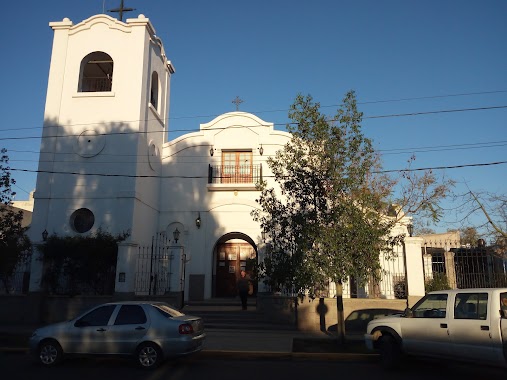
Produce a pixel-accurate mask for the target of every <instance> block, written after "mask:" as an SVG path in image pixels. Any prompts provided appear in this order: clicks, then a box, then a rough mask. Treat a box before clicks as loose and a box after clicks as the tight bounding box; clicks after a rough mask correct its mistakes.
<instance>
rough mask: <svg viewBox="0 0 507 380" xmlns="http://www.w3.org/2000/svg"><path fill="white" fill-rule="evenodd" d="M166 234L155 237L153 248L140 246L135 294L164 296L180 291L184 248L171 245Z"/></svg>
mask: <svg viewBox="0 0 507 380" xmlns="http://www.w3.org/2000/svg"><path fill="white" fill-rule="evenodd" d="M170 244H171V241H170V239H168V238H167V237H166V236H165V234H158V235H156V236H154V237H153V239H152V244H151V246H140V247H139V248H138V249H139V252H138V255H137V267H136V280H135V293H136V294H138V295H164V294H167V293H169V292H175V291H180V290H181V286H182V285H183V284H180V283H179V280H178V278H179V276H180V275H181V274H180V270H181V269H180V265H179V264H180V263H181V259H182V258H183V259H184V254H183V247H181V246H173V245H170Z"/></svg>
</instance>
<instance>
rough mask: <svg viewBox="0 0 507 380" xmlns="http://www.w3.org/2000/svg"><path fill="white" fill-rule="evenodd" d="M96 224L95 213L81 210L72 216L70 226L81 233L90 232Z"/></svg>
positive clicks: (85, 209)
mask: <svg viewBox="0 0 507 380" xmlns="http://www.w3.org/2000/svg"><path fill="white" fill-rule="evenodd" d="M93 223H95V216H94V215H93V212H91V211H90V210H88V209H87V208H80V209H79V210H76V211H74V212H73V213H72V215H71V216H70V225H71V227H72V229H73V230H74V231H76V232H79V233H84V232H88V231H90V230H91V228H92V227H93Z"/></svg>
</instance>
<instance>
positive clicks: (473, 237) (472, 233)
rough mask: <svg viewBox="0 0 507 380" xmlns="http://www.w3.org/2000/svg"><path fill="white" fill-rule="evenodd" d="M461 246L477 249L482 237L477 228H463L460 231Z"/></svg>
mask: <svg viewBox="0 0 507 380" xmlns="http://www.w3.org/2000/svg"><path fill="white" fill-rule="evenodd" d="M459 234H460V244H461V245H466V246H467V247H476V246H477V241H478V240H479V238H480V236H479V233H478V232H477V229H476V228H475V227H463V228H460V229H459Z"/></svg>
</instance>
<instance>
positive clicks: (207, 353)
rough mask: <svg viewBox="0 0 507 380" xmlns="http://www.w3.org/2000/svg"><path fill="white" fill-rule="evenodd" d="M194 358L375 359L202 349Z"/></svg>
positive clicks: (373, 355)
mask: <svg viewBox="0 0 507 380" xmlns="http://www.w3.org/2000/svg"><path fill="white" fill-rule="evenodd" d="M194 358H195V359H198V358H202V359H230V358H235V359H239V360H257V359H280V360H314V361H348V360H359V361H377V360H378V358H379V355H378V354H376V353H371V354H359V353H342V352H340V353H330V352H271V351H225V350H203V351H201V352H199V353H198V354H196V355H195V356H194Z"/></svg>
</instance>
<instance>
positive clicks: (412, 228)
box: [407, 224, 414, 237]
mask: <svg viewBox="0 0 507 380" xmlns="http://www.w3.org/2000/svg"><path fill="white" fill-rule="evenodd" d="M407 231H408V236H410V237H412V234H413V233H414V225H413V224H409V225H408V226H407Z"/></svg>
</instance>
